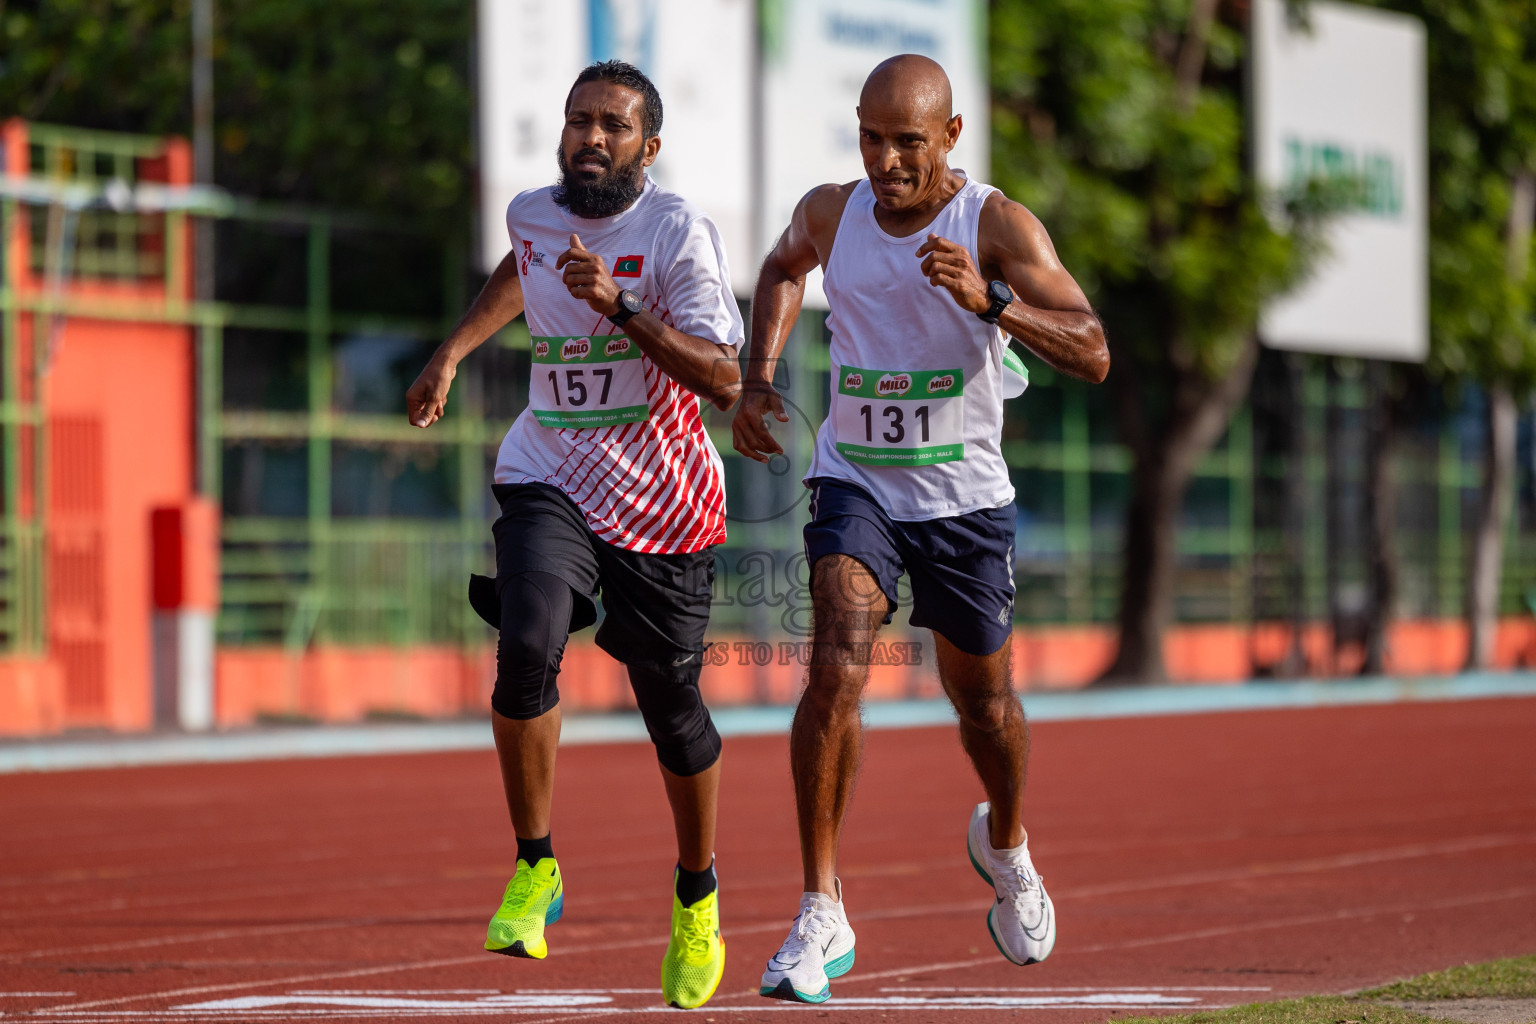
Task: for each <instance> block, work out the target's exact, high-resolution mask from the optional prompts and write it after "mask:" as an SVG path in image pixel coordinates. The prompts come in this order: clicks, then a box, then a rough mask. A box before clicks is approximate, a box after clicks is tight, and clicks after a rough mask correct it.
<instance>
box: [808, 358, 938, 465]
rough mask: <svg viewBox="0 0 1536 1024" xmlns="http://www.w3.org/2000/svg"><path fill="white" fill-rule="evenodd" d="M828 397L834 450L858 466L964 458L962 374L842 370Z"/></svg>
mask: <svg viewBox="0 0 1536 1024" xmlns="http://www.w3.org/2000/svg"><path fill="white" fill-rule="evenodd" d="M834 379H836V380H838V381H840V383H839V385H838V388H837V394H836V395H835V396H833V403H832V412H833V426H834V427H835V428H836V436H837V450H838V452H839V453H840V454H841V455H842V456H843V458H845V459H847V460H848V461H849V462H854V463H858V464H860V465H864V466H913V467H916V466H928V465H933V464H934V463H938V462H959V461H960V460H962V459H964V458H965V404H964V401H963V396H964V391H965V374H964V373H963V372H961V371H960V370H958V369H956V370H871V369H866V368H864V367H857V366H844V367H842V368H841V369H840V376H839V377H837V378H834Z"/></svg>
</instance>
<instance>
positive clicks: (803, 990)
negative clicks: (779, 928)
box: [757, 881, 853, 1003]
mask: <svg viewBox="0 0 1536 1024" xmlns="http://www.w3.org/2000/svg"><path fill="white" fill-rule="evenodd" d="M836 885H837V898H836V899H833V898H832V897H831V896H828V895H826V894H825V893H819V892H808V893H804V894H803V895H801V897H800V913H799V914H797V915H795V923H794V924H793V925H791V926H790V929H789V938H787V939H785V940H784V945H782V946H780V947H779V951H778V952H777V953H775V954H773V956H771V957H769V958H768V969H767V970H765V971H763V983H762V987H760V988H759V989H758V990H757V991H758V994H759V995H765V996H767V997H769V998H770V999H788V1000H791V1001H793V1002H797V1003H824V1002H826V1001H827V997H828V996H830V995H831V994H832V987H831V985H830V981H831V979H833V978H840V977H842V976H843V975H845V974H847V973H848V972H849V971H850V970H852V968H853V928H852V926H851V925H849V924H848V915H847V914H845V913H843V883H842V882H840V881H838V882H837V883H836Z"/></svg>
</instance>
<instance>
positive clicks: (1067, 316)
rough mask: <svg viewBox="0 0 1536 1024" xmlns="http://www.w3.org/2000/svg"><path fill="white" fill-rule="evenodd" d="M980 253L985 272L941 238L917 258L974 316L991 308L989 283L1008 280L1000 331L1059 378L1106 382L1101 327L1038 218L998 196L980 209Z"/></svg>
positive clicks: (1106, 357) (937, 283) (936, 283)
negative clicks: (1011, 297) (1010, 299)
mask: <svg viewBox="0 0 1536 1024" xmlns="http://www.w3.org/2000/svg"><path fill="white" fill-rule="evenodd" d="M976 248H977V250H978V252H979V254H980V257H981V264H982V265H981V268H980V269H978V268H977V267H976V265H975V264H974V263H973V262H972V260H971V254H970V253H969V252H968V251H967V250H966V249H965V248H963V247H962V246H959V245H956V244H955V243H953V242H951V241H949V240H948V239H946V238H940V237H939V236H937V235H929V236H928V241H926V242H924V243H923V244H922V246H921V247H920V248H919V249H918V250H917V255H918V257H919V258H921V259H922V260H923V273H924V274H926V275H928V282H929V284H932V285H934V286H936V287H941V288H946V289H948V291H949V293H950V294H951V295H952V296H954V299H955V302H957V303H958V304H959V305H960V306H961V308H963V309H968V310H970V311H971V312H973V313H984V312H986V311H987V308H988V307H989V306H990V305H991V300H990V299H988V297H987V281H989V280H998V279H1001V280H1003V281H1006V282H1007V283H1008V286H1009V287H1010V288H1012V289H1013V294H1014V300H1013V302H1011V303H1009V305H1008V308H1007V309H1005V310H1003V314H1002V317H1001V318H1000V320H999V324H1000V326H1001V327H1002V328H1003V330H1005V331H1007V332H1008V333H1009V334H1010V335H1012V336H1013V337H1014V338H1016V339H1017V340H1018V341H1019V342H1020V343H1022V344H1023V345H1024V347H1025V348H1028V349H1029V350H1030V351H1031V352H1033V353H1034V354H1035V355H1037V356H1039V357H1040V358H1041V359H1043V360H1044V361H1045V362H1046V363H1048V364H1049V365H1050V366H1052V367H1053V368H1055V369H1057V370H1059V371H1061V372H1062V373H1066V374H1070V375H1071V376H1073V377H1079V378H1081V379H1083V380H1086V381H1091V382H1093V383H1095V384H1096V383H1099V382H1100V381H1102V380H1103V379H1104V377H1105V376H1106V375H1107V374H1108V373H1109V347H1108V345H1107V344H1105V341H1104V327H1103V325H1102V324H1100V323H1099V318H1098V317H1097V316H1095V315H1094V312H1093V307H1092V306H1090V305H1089V304H1088V298H1087V296H1085V295H1084V294H1083V290H1082V289H1081V288H1079V287H1078V285H1077V282H1076V281H1075V280H1073V279H1072V275H1071V274H1069V273H1067V270H1066V268H1065V267H1063V266H1062V265H1061V261H1060V260H1059V259H1058V258H1057V256H1056V247H1055V246H1054V245H1052V244H1051V236H1050V235H1049V234H1047V233H1046V230H1045V226H1044V225H1043V224H1041V223H1040V221H1039V219H1037V218H1036V217H1035V215H1034V214H1032V213H1030V212H1029V210H1027V209H1025V208H1024V206H1022V205H1021V204H1019V203H1015V202H1013V201H1012V200H1011V199H1008V198H1006V197H1005V196H1003V195H1002V193H994V194H993V195H991V196H990V197H988V199H987V202H986V205H985V206H983V207H982V212H981V223H980V225H979V227H978V229H977V239H976Z"/></svg>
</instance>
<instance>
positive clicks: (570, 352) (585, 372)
mask: <svg viewBox="0 0 1536 1024" xmlns="http://www.w3.org/2000/svg"><path fill="white" fill-rule="evenodd" d="M641 354H642V353H641V351H640V346H639V345H637V344H635V343H634V342H632V341H631V340H630V339H629V338H628V337H626V336H625V335H622V334H599V335H596V336H587V337H576V338H567V337H536V338H534V339H533V373H532V377H531V378H530V380H529V384H528V405H529V406H530V408H531V409H532V411H533V415H534V418H535V419H537V420H538V422H539V425H540V426H544V427H554V428H557V429H567V430H588V429H591V428H593V427H612V426H615V425H617V424H620V423H635V422H637V421H639V420H643V419H647V418H649V417H650V389H649V387H648V386H647V385H646V382H645V363H644V361H643V360H642V359H641V358H640V356H641Z"/></svg>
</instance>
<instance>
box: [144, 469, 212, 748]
mask: <svg viewBox="0 0 1536 1024" xmlns="http://www.w3.org/2000/svg"><path fill="white" fill-rule="evenodd" d="M150 530H151V549H152V551H153V557H154V619H153V623H152V626H151V628H152V630H153V634H154V637H153V639H154V644H153V646H154V670H155V671H154V679H155V694H154V697H155V701H154V706H155V724H156V725H157V726H160V727H170V728H179V729H185V730H188V731H200V730H204V729H210V728H212V727H213V724H214V721H215V712H216V707H215V703H214V700H215V690H214V622H215V619H216V618H217V616H218V612H219V512H218V509H217V507H215V506H214V504H213V502H211V501H209V500H207V499H206V498H192V499H189V500H188V501H187V502H185V503H184V504H181V505H173V506H170V507H166V508H157V509H155V510H154V512H153V513H151V527H150Z"/></svg>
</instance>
